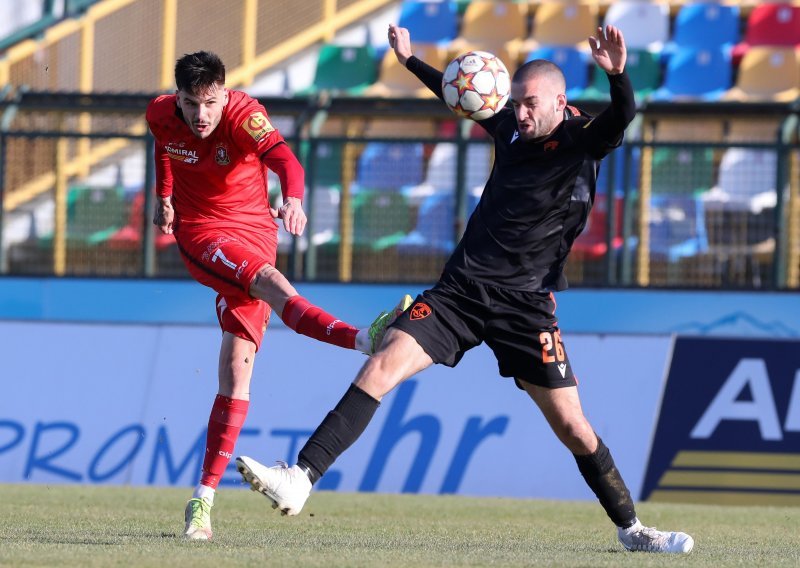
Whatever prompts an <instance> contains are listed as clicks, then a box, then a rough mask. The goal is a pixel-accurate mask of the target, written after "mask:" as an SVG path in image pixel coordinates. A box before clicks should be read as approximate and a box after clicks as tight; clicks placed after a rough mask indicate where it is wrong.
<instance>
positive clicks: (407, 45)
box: [389, 24, 413, 66]
mask: <svg viewBox="0 0 800 568" xmlns="http://www.w3.org/2000/svg"><path fill="white" fill-rule="evenodd" d="M389 47H391V48H392V49H393V50H394V54H395V55H396V56H397V60H398V61H399V62H400V63H401V64H402V65H403V66H405V64H406V61H408V58H409V57H411V56H412V55H413V53H412V52H411V34H410V33H409V32H408V30H407V29H406V28H401V27H400V26H398V25H395V24H389Z"/></svg>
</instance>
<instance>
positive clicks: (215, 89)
mask: <svg viewBox="0 0 800 568" xmlns="http://www.w3.org/2000/svg"><path fill="white" fill-rule="evenodd" d="M226 104H228V90H227V89H226V88H225V87H224V86H222V85H211V86H210V87H208V88H207V89H205V90H203V91H202V92H195V93H192V92H188V91H184V90H180V91H178V107H179V108H180V109H181V112H182V113H183V119H184V120H185V121H186V124H188V125H189V128H190V129H191V130H192V134H194V135H195V136H197V137H198V138H208V137H209V136H211V133H212V132H214V129H215V128H216V127H217V125H218V124H219V121H220V119H222V111H223V109H224V108H225V105H226Z"/></svg>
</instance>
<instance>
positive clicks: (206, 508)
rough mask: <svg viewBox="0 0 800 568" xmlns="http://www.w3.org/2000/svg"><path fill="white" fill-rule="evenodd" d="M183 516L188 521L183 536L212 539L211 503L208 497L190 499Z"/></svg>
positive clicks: (194, 538) (186, 537)
mask: <svg viewBox="0 0 800 568" xmlns="http://www.w3.org/2000/svg"><path fill="white" fill-rule="evenodd" d="M183 517H184V520H185V521H186V528H185V529H184V530H183V538H185V539H188V540H211V536H212V532H211V503H210V502H209V501H208V500H207V499H197V498H194V499H189V502H188V503H186V510H185V511H184V512H183Z"/></svg>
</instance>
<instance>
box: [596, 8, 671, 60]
mask: <svg viewBox="0 0 800 568" xmlns="http://www.w3.org/2000/svg"><path fill="white" fill-rule="evenodd" d="M604 24H606V25H608V24H610V25H612V26H616V27H618V28H619V29H620V30H622V33H623V35H624V36H625V43H626V45H627V47H628V49H629V50H630V49H649V50H651V51H659V50H660V49H661V48H662V47H663V46H664V44H666V43H667V42H668V41H669V38H670V32H669V4H667V3H664V2H642V1H638V0H620V1H618V2H614V3H613V4H611V5H610V6H609V8H608V11H607V12H606V16H605V19H604Z"/></svg>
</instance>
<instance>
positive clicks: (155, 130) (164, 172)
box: [145, 96, 173, 197]
mask: <svg viewBox="0 0 800 568" xmlns="http://www.w3.org/2000/svg"><path fill="white" fill-rule="evenodd" d="M163 99H164V97H163V96H162V97H158V98H156V99H154V100H153V101H152V102H151V103H150V104H149V105H147V111H146V112H145V119H146V120H147V126H148V127H149V128H150V132H151V133H152V134H153V138H155V149H154V151H153V160H154V161H155V170H156V195H158V196H159V197H169V196H170V195H172V183H173V179H172V167H171V164H170V158H169V155H168V154H167V152H166V150H165V149H164V140H163V138H164V136H163V133H162V127H161V123H160V121H159V119H158V116H159V110H160V109H159V106H160V105H163V104H164V101H163Z"/></svg>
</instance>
